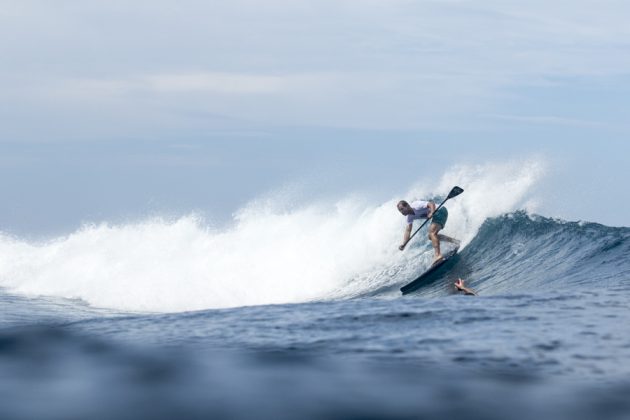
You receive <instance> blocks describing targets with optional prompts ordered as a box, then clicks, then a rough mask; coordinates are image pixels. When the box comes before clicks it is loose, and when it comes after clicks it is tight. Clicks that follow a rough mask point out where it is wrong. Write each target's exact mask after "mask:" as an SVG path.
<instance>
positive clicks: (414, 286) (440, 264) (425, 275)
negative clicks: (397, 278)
mask: <svg viewBox="0 0 630 420" xmlns="http://www.w3.org/2000/svg"><path fill="white" fill-rule="evenodd" d="M457 250H459V246H456V247H455V248H453V249H452V250H450V251H449V252H447V253H446V255H444V258H443V259H442V260H440V261H438V262H436V263H435V264H433V265H432V266H431V267H429V269H428V270H427V271H425V272H424V273H422V274H420V276H419V277H418V278H417V279H415V280H414V281H412V282H411V283H409V284H406V285H404V286H403V287H401V288H400V291H401V292H402V294H403V295H406V294H407V293H411V292H413V291H414V290H416V289H417V288H419V287H420V286H421V285H422V283H424V282H425V281H426V280H428V279H429V277H431V275H432V274H434V273H436V271H437V270H438V269H439V268H440V267H444V264H446V263H447V262H448V261H449V260H450V259H451V258H453V257H454V256H455V255H456V254H457Z"/></svg>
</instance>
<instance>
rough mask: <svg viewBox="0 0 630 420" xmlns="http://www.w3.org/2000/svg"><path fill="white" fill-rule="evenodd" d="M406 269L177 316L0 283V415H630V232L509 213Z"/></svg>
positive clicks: (475, 417) (437, 416)
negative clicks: (354, 287) (407, 290)
mask: <svg viewBox="0 0 630 420" xmlns="http://www.w3.org/2000/svg"><path fill="white" fill-rule="evenodd" d="M457 277H464V278H465V279H466V280H467V284H468V285H469V286H470V287H472V288H473V289H475V290H476V291H478V292H479V296H478V297H471V296H464V295H458V294H457V293H456V292H455V290H454V287H453V281H454V280H455V279H456V278H457ZM408 280H411V279H403V280H402V281H400V282H399V283H398V284H396V285H394V286H392V287H377V285H375V286H374V290H367V291H365V293H364V295H363V296H357V297H354V298H349V299H345V298H344V299H341V298H338V299H329V300H322V301H311V302H305V303H297V304H280V305H259V306H246V307H235V308H228V309H208V310H201V311H192V312H176V313H136V312H130V311H120V310H112V309H100V308H95V307H93V306H90V305H88V304H86V303H85V302H83V301H81V300H70V299H63V298H59V297H56V298H55V297H27V296H24V295H22V294H16V293H13V292H12V291H10V290H6V289H5V290H2V291H1V292H0V304H1V305H2V307H3V312H2V313H3V316H2V318H1V319H0V372H2V379H1V381H0V401H2V404H0V418H7V419H8V418H11V419H33V418H47V419H112V418H117V419H132V418H154V419H172V418H191V419H196V418H199V419H202V418H203V419H207V418H237V419H240V418H243V419H248V418H278V419H284V418H287V419H288V418H291V419H293V418H300V419H302V418H331V419H346V418H357V419H358V418H368V419H372V418H373V419H377V418H394V419H409V418H427V419H433V418H436V419H437V418H462V419H505V418H511V419H512V418H513V419H531V418H545V419H547V418H548V419H627V418H630V398H629V396H630V329H629V325H630V311H628V307H629V302H630V229H628V228H611V227H606V226H602V225H598V224H589V223H568V222H562V221H557V220H552V219H547V218H543V217H539V216H528V215H526V214H524V213H520V212H517V213H512V214H508V215H505V216H502V217H498V218H492V219H489V220H487V221H486V222H485V223H484V225H483V226H482V227H481V229H480V230H479V232H478V234H477V236H476V237H475V239H474V240H473V241H472V242H471V243H470V244H469V245H468V246H466V247H465V248H464V249H463V250H462V251H461V252H460V254H459V255H458V260H457V261H456V263H455V265H453V266H452V267H451V268H450V269H449V270H446V271H445V272H443V273H441V274H439V275H437V276H435V277H434V278H433V279H432V280H431V281H430V282H428V283H427V285H426V286H425V287H422V288H420V289H418V291H417V292H415V293H412V294H410V295H407V296H404V297H402V296H401V295H400V293H399V292H398V290H397V289H398V287H400V286H402V285H403V284H404V283H405V282H406V281H408ZM296 281H299V279H297V280H296Z"/></svg>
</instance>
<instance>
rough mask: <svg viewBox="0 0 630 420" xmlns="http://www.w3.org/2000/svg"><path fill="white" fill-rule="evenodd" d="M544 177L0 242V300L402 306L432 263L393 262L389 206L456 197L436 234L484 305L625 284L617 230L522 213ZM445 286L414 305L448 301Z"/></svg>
mask: <svg viewBox="0 0 630 420" xmlns="http://www.w3.org/2000/svg"><path fill="white" fill-rule="evenodd" d="M543 166H544V165H541V164H539V163H536V162H528V163H524V164H523V163H520V164H511V163H508V164H501V165H486V166H475V167H466V166H459V167H455V168H452V169H450V170H449V171H447V172H446V173H445V174H444V175H443V176H442V178H441V179H440V180H439V181H438V182H437V183H433V185H432V186H431V187H428V184H427V183H425V184H419V185H417V186H415V187H413V188H412V189H410V190H409V191H408V192H407V193H405V194H400V195H399V196H396V197H392V198H391V200H387V201H385V202H381V203H371V202H370V201H369V200H367V199H365V198H362V197H360V196H358V195H356V194H355V195H353V196H352V197H350V198H347V199H344V200H341V201H336V202H331V203H324V202H320V203H308V202H304V201H301V202H298V204H296V201H295V200H294V198H292V197H282V196H276V197H267V198H264V199H258V200H254V201H252V202H251V203H249V205H248V206H247V207H246V208H244V209H242V210H241V211H239V212H238V214H237V215H236V216H235V218H234V222H233V223H232V224H231V225H230V226H227V227H225V228H222V229H217V228H212V227H209V226H208V225H207V224H205V223H204V222H203V220H202V219H201V218H199V217H196V216H194V215H193V216H185V217H181V218H179V219H178V220H174V221H173V220H172V221H167V220H162V219H149V220H146V221H144V222H141V223H130V224H126V225H110V224H107V223H103V224H100V225H86V226H84V227H82V228H81V229H79V230H78V231H76V232H74V233H72V234H69V235H66V236H62V237H58V238H55V239H53V240H50V241H47V242H43V243H36V242H32V241H25V240H21V239H20V238H15V237H12V236H9V235H6V234H0V287H3V288H5V289H7V290H8V291H11V292H15V293H20V294H25V295H28V296H53V297H62V298H71V299H81V300H83V301H85V302H87V303H89V304H90V305H92V306H95V307H102V308H112V309H117V310H125V311H149V312H179V311H188V310H200V309H210V308H226V307H238V306H247V305H261V304H280V303H297V302H308V301H315V300H328V299H344V298H354V297H360V296H366V295H379V296H381V295H383V296H387V295H391V296H398V295H399V292H398V288H399V287H400V286H402V285H403V284H404V283H405V282H407V281H409V280H411V279H413V278H414V277H415V276H416V275H417V274H419V273H420V272H422V271H423V270H424V269H426V267H427V266H428V264H429V261H430V259H431V252H432V251H431V247H430V245H429V243H428V241H427V239H426V237H425V233H424V232H421V233H420V234H419V235H418V236H417V238H415V239H414V242H413V243H412V244H411V245H410V246H409V247H408V249H407V250H405V252H402V253H401V252H400V251H398V249H397V246H398V244H399V242H400V240H401V238H402V231H403V228H404V218H403V217H401V216H400V214H398V213H397V211H396V208H395V204H396V202H397V201H398V200H399V199H400V198H406V199H414V198H423V197H424V198H426V197H429V198H431V197H433V198H435V199H436V200H439V199H440V194H442V195H443V194H445V193H446V192H448V191H449V190H450V188H451V187H452V186H453V185H460V186H462V187H464V188H465V190H466V191H465V193H464V194H462V195H461V196H459V197H457V198H455V199H453V200H451V201H449V202H448V203H447V207H448V209H449V221H448V224H447V227H446V229H445V231H444V233H446V234H447V235H451V236H455V237H458V238H460V239H461V240H462V242H463V243H462V245H463V247H462V250H461V252H460V260H459V262H458V263H457V264H456V265H455V267H454V269H453V270H452V272H449V274H452V275H461V276H462V277H464V278H466V280H468V281H469V283H470V284H471V285H472V286H474V287H475V288H478V289H479V291H480V292H482V293H484V294H495V293H505V292H511V291H514V290H536V289H540V288H546V287H557V284H556V283H558V282H559V281H563V282H565V283H563V284H582V283H589V284H595V282H597V283H598V284H601V283H603V282H615V281H616V279H617V278H618V277H619V276H620V275H626V274H627V273H628V266H627V263H626V262H625V261H626V260H627V259H628V258H627V257H628V255H629V254H628V239H627V238H628V231H627V229H624V228H618V229H616V228H606V227H603V226H600V225H595V224H576V223H564V222H558V221H554V220H550V219H545V218H539V217H529V216H527V215H526V214H525V213H521V212H518V210H519V209H527V210H529V211H533V210H535V206H534V204H533V203H534V201H533V197H532V188H534V186H535V185H536V184H537V182H538V181H539V180H540V179H541V177H542V175H543V173H544V168H543ZM434 191H437V193H435V192H434ZM496 191H502V193H501V194H496ZM515 212H516V213H515ZM505 214H508V215H507V216H505ZM447 280H448V281H444V282H437V283H435V284H433V285H428V287H426V288H422V289H421V290H420V291H419V293H420V294H421V295H425V296H434V295H444V294H448V293H452V290H451V289H450V278H449V279H447ZM567 282H569V283H567Z"/></svg>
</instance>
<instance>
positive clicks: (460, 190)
mask: <svg viewBox="0 0 630 420" xmlns="http://www.w3.org/2000/svg"><path fill="white" fill-rule="evenodd" d="M463 192H464V189H463V188H459V187H457V186H456V187H453V189H452V190H451V192H450V193H448V197H446V198H445V199H444V201H442V203H441V204H440V205H439V206H437V207H436V209H435V211H434V212H433V214H435V212H437V211H438V210H439V209H440V207H442V206H443V205H444V203H446V202H447V201H448V200H449V199H451V198H453V197H457V196H458V195H460V194H461V193H463ZM429 220H431V219H427V220H425V221H424V223H423V224H421V225H420V227H419V228H418V229H416V231H415V232H414V233H413V235H411V236H410V237H409V239H407V241H406V242H405V243H404V244H403V249H404V247H406V246H407V244H408V243H409V241H410V240H411V238H413V237H414V236H416V233H418V232H419V231H420V229H422V228H423V227H424V225H426V224H427V222H428V221H429Z"/></svg>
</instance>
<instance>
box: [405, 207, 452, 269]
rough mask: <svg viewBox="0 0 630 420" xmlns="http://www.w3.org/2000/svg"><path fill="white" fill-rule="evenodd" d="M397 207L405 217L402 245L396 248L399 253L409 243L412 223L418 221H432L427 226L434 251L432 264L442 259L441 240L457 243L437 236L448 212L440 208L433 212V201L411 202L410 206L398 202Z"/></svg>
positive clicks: (448, 238)
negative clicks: (405, 225) (405, 224)
mask: <svg viewBox="0 0 630 420" xmlns="http://www.w3.org/2000/svg"><path fill="white" fill-rule="evenodd" d="M397 207H398V211H399V212H400V213H401V214H402V215H403V216H406V217H407V227H406V229H405V236H404V238H403V243H402V245H400V246H399V247H398V249H400V250H401V251H402V250H403V249H405V246H406V245H407V242H409V238H410V237H411V230H412V228H413V221H414V220H418V219H432V220H431V225H430V226H429V240H430V241H431V243H432V244H433V250H434V251H435V256H434V258H433V264H435V263H436V262H438V261H440V260H441V259H442V258H444V257H443V256H442V253H441V252H440V241H441V240H442V241H446V242H451V243H457V242H458V241H457V240H456V239H453V238H451V237H448V236H446V235H440V234H439V232H440V230H442V229H444V226H445V225H446V220H447V219H448V211H447V210H446V207H440V209H438V210H437V211H435V209H436V205H435V203H434V202H433V201H423V200H417V201H412V202H411V204H409V203H408V202H406V201H405V200H400V201H399V202H398V205H397Z"/></svg>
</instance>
